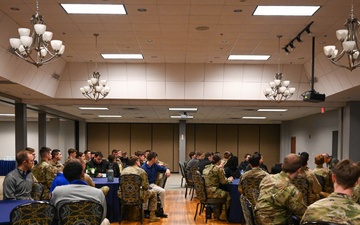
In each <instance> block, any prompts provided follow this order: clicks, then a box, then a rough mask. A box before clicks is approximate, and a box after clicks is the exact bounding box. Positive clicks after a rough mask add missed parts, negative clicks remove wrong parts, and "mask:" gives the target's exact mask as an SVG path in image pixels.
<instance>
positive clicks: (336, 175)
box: [301, 159, 360, 224]
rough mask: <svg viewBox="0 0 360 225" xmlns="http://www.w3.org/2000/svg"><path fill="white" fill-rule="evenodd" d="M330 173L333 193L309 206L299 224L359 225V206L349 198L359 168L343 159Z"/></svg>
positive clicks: (356, 181)
mask: <svg viewBox="0 0 360 225" xmlns="http://www.w3.org/2000/svg"><path fill="white" fill-rule="evenodd" d="M332 172H333V174H332V180H333V182H334V192H333V193H332V194H330V195H329V197H327V198H324V199H321V200H319V201H317V202H315V203H313V204H312V205H310V206H309V207H308V209H307V210H306V212H305V214H304V216H303V217H302V220H301V224H303V223H305V222H315V221H322V222H331V223H335V224H360V205H359V204H357V203H356V202H355V201H354V200H353V199H352V198H351V195H352V192H353V188H354V186H355V185H357V184H358V179H359V176H360V167H359V166H357V165H356V163H354V162H352V161H351V160H349V159H345V160H342V161H341V162H339V163H338V164H337V165H336V166H335V168H333V171H332Z"/></svg>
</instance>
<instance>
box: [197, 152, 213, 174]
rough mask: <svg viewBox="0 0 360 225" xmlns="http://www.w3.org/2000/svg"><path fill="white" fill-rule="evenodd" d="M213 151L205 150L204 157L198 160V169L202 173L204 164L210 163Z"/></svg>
mask: <svg viewBox="0 0 360 225" xmlns="http://www.w3.org/2000/svg"><path fill="white" fill-rule="evenodd" d="M213 155H214V154H213V153H212V152H207V153H205V156H204V159H202V160H200V162H199V171H200V173H201V174H202V172H203V170H204V169H205V166H207V165H210V164H211V160H212V157H213Z"/></svg>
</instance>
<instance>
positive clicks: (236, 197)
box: [221, 179, 244, 223]
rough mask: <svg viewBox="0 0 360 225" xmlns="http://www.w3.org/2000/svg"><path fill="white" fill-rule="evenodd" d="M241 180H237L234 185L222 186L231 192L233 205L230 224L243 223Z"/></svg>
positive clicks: (229, 216)
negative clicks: (239, 188) (239, 189)
mask: <svg viewBox="0 0 360 225" xmlns="http://www.w3.org/2000/svg"><path fill="white" fill-rule="evenodd" d="M238 185H239V179H235V180H234V181H233V182H232V183H230V184H227V185H222V186H221V188H222V189H223V190H226V191H228V192H229V194H230V196H231V203H230V208H229V213H228V221H229V222H230V223H242V222H243V221H244V215H243V212H242V209H241V205H240V193H239V191H238Z"/></svg>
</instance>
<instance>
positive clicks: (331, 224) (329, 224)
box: [303, 221, 340, 225]
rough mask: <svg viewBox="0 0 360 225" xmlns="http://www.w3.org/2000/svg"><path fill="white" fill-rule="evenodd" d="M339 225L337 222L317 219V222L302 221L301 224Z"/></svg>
mask: <svg viewBox="0 0 360 225" xmlns="http://www.w3.org/2000/svg"><path fill="white" fill-rule="evenodd" d="M305 224H306V225H309V224H311V225H340V224H339V223H332V222H322V221H319V222H305V223H303V225H305Z"/></svg>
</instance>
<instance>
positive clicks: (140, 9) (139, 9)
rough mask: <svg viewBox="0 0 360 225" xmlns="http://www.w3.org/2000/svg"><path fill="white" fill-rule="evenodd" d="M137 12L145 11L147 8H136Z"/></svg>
mask: <svg viewBox="0 0 360 225" xmlns="http://www.w3.org/2000/svg"><path fill="white" fill-rule="evenodd" d="M138 11H139V12H146V11H147V10H146V9H145V8H138Z"/></svg>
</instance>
